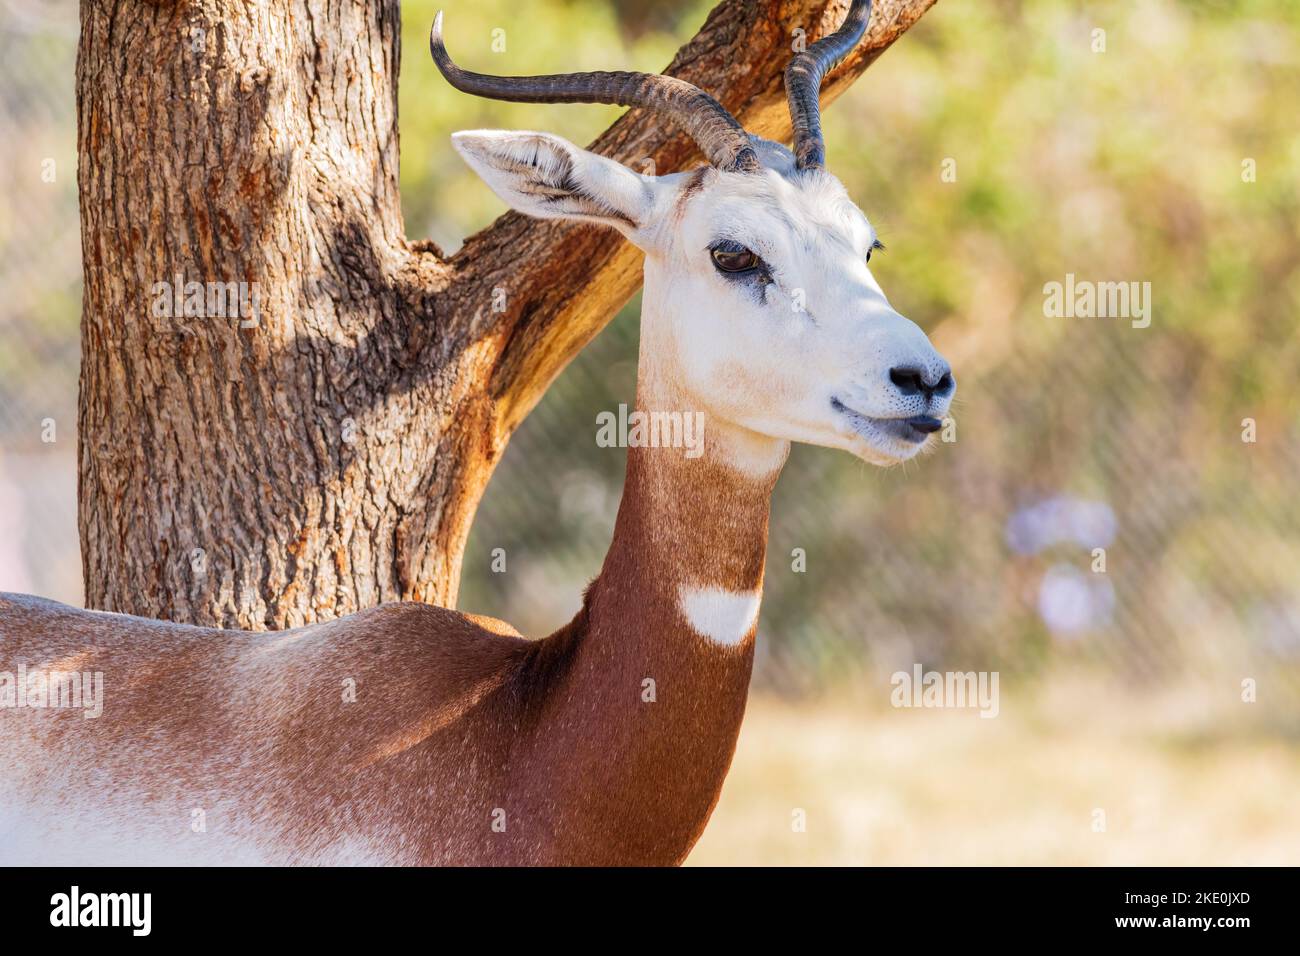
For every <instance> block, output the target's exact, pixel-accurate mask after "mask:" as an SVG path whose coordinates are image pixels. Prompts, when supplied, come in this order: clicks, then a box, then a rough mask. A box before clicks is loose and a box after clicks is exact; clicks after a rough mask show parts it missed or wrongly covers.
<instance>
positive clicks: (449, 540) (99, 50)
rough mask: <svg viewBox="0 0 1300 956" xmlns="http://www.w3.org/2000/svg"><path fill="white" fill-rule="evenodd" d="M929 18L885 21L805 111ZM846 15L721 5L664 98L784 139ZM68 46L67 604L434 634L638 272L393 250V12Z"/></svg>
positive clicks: (212, 17)
mask: <svg viewBox="0 0 1300 956" xmlns="http://www.w3.org/2000/svg"><path fill="white" fill-rule="evenodd" d="M933 2H934V0H878V2H877V4H876V6H877V10H876V13H875V15H874V17H873V22H872V29H871V32H870V34H869V36H868V38H867V40H865V41H864V43H863V44H862V46H861V47H860V48H859V50H858V51H857V52H856V53H855V54H854V55H853V57H851V58H850V60H849V61H848V62H846V63H845V64H843V65H842V66H841V67H840V68H839V69H838V70H837V71H836V72H835V73H834V74H833V75H832V76H831V77H829V78H828V80H827V82H826V83H825V84H824V88H823V100H824V101H825V100H829V99H831V98H833V97H834V96H836V95H837V94H838V93H839V92H841V91H842V90H843V89H845V88H846V87H847V85H848V84H849V83H850V82H852V80H853V79H854V78H855V77H856V76H857V75H859V74H860V73H861V72H862V70H863V69H865V68H866V66H867V65H868V64H869V63H870V62H871V61H872V60H874V59H875V57H876V56H877V55H879V53H880V52H881V51H882V50H883V49H884V48H885V47H887V46H888V45H889V44H890V43H891V42H893V40H894V39H896V38H897V37H898V36H899V35H900V34H901V33H902V32H903V31H904V30H906V29H907V27H909V26H910V25H911V24H912V23H913V22H915V20H916V19H917V18H918V17H919V16H920V15H921V14H922V13H923V12H924V11H925V10H926V9H927V8H928V7H929V6H930V5H931V4H932V3H933ZM846 6H847V3H846V2H845V0H830V2H828V0H759V2H749V3H746V2H741V0H724V2H723V3H721V4H720V5H719V6H718V7H717V8H716V9H715V10H714V11H713V13H712V14H711V15H710V17H709V19H708V22H707V23H706V24H705V25H704V27H703V29H702V30H701V31H700V33H699V34H698V35H697V36H696V37H695V38H694V39H693V40H692V41H691V42H690V43H688V44H687V45H686V46H685V47H684V48H683V49H682V50H681V51H680V52H679V53H678V55H677V57H676V58H675V59H674V61H673V63H672V65H671V67H670V68H669V70H668V72H670V73H672V74H674V75H677V76H681V77H683V78H685V79H688V80H691V81H693V82H695V83H697V84H699V85H700V86H703V87H704V88H706V89H709V90H710V91H712V92H713V93H714V94H715V95H717V96H718V98H719V99H720V100H722V102H723V103H724V104H725V105H726V106H728V107H729V108H731V109H732V110H733V112H735V113H736V115H737V117H738V118H739V119H740V120H741V122H743V123H744V124H745V125H746V127H747V128H749V129H750V130H752V131H754V132H757V133H760V134H763V135H767V136H770V137H773V138H783V137H785V138H788V135H789V119H788V117H787V115H786V110H785V105H784V95H783V90H782V83H781V73H782V70H783V68H784V66H785V63H786V62H787V60H788V58H789V56H790V50H791V44H792V42H794V38H795V37H796V36H797V34H796V33H795V31H796V29H800V28H802V29H804V30H806V31H807V35H808V38H809V40H812V39H815V38H816V37H818V36H820V35H822V34H823V33H825V32H827V30H829V29H833V28H834V27H835V26H836V25H838V23H839V21H840V19H841V18H842V17H843V14H844V9H845V8H846ZM81 16H82V34H81V46H80V51H79V55H78V62H77V104H78V150H79V182H80V190H81V198H80V202H81V224H82V252H83V261H84V271H85V293H84V302H83V314H82V326H81V330H82V331H81V346H82V349H81V350H82V371H81V376H82V377H81V397H80V413H79V426H80V428H79V433H80V438H79V441H80V445H79V453H80V486H79V502H80V504H79V519H80V526H81V537H82V564H83V573H84V577H85V588H86V601H87V605H88V606H90V607H95V608H104V609H108V610H115V611H122V612H126V613H131V614H140V615H145V616H148V617H155V618H165V619H169V620H175V621H187V622H192V623H196V624H216V625H222V626H231V627H235V626H237V627H244V628H254V629H259V628H283V627H290V626H294V625H298V624H303V623H307V622H310V621H316V620H324V619H328V618H331V617H335V616H338V615H342V614H347V613H350V612H352V611H355V610H358V609H360V608H362V607H367V606H370V605H374V604H377V603H380V602H382V601H390V600H401V599H406V600H420V601H428V602H432V603H436V604H442V605H447V606H451V605H454V602H455V599H456V587H457V581H458V578H459V575H460V563H461V554H462V551H463V549H464V545H465V540H466V537H467V535H468V532H469V526H470V521H471V519H472V518H473V515H474V510H475V508H476V506H477V504H478V501H479V499H480V497H481V495H482V492H483V489H484V488H485V486H486V484H487V481H488V478H489V477H490V475H491V473H492V469H493V467H494V466H495V464H496V462H497V460H498V459H499V458H500V455H501V452H502V450H503V448H504V446H505V443H506V441H507V440H508V439H509V437H510V434H511V433H512V432H513V430H514V429H515V428H516V427H517V426H518V424H519V423H520V421H522V419H523V418H524V416H525V415H527V413H528V412H529V411H530V410H531V409H532V408H533V406H534V405H535V404H536V403H537V401H538V399H539V398H540V397H541V395H542V393H543V392H544V391H545V389H546V388H547V386H548V385H549V384H550V382H551V381H552V380H553V379H554V378H555V376H556V375H557V374H558V373H559V372H560V370H561V369H562V368H563V367H564V366H565V364H566V363H568V361H569V360H570V359H572V358H573V356H574V355H576V354H577V352H578V351H579V350H580V349H581V348H582V347H583V346H584V345H585V344H586V343H587V342H588V341H590V340H591V338H592V337H593V336H594V335H595V334H596V333H597V332H598V331H599V330H600V329H601V328H602V327H603V326H604V324H605V323H606V322H607V321H609V319H610V318H611V317H612V316H613V315H614V314H615V313H616V312H617V310H618V309H619V308H620V307H621V306H622V305H623V304H624V303H625V302H626V301H627V300H628V298H629V297H630V296H631V295H632V294H633V292H635V290H636V288H637V286H638V285H639V283H640V258H639V254H638V253H637V252H636V250H635V249H633V248H632V247H631V246H630V245H628V244H627V243H626V242H625V241H623V240H622V239H621V238H620V237H619V236H618V235H617V234H616V233H614V232H613V231H612V230H603V229H599V228H596V227H586V226H574V225H570V224H563V223H557V222H541V221H536V220H529V219H525V218H523V217H521V216H519V215H516V214H514V213H510V214H507V215H505V216H503V217H502V218H501V219H499V220H498V221H497V222H496V223H494V224H493V225H492V226H490V227H489V228H487V229H485V230H484V231H482V232H480V233H478V234H477V235H475V236H473V237H471V238H470V239H469V240H467V242H466V243H465V246H464V247H463V248H462V249H461V251H460V252H458V253H457V254H456V255H455V256H452V257H450V258H447V257H444V256H443V255H442V254H441V252H440V251H439V250H438V249H437V248H436V247H434V246H433V245H432V244H431V243H427V242H411V241H408V240H407V239H406V237H405V232H404V228H403V223H402V215H401V209H400V204H399V197H398V186H397V183H398V177H397V158H398V149H397V142H398V140H397V115H396V103H397V73H398V62H399V53H400V50H399V41H398V37H399V8H398V4H397V3H396V2H395V0H379V2H374V0H372V2H365V3H351V4H326V3H324V2H322V0H294V2H284V0H273V2H266V3H256V4H243V3H235V2H233V0H196V2H192V3H171V2H162V0H159V2H156V3H152V4H147V3H143V2H140V0H136V2H131V3H126V2H123V0H83V3H82V14H81ZM421 53H422V51H416V54H417V55H416V62H415V64H414V65H413V66H412V68H413V69H418V68H427V69H433V67H432V65H428V66H427V67H422V66H421V57H420V54H421ZM619 65H620V64H615V63H611V64H609V66H610V68H618V67H619ZM563 66H564V65H563V64H556V68H557V69H562V68H563ZM447 95H448V96H459V95H461V94H459V93H455V92H453V91H452V90H451V89H450V88H448V91H447ZM449 148H450V147H449ZM593 148H595V149H597V150H598V151H600V152H602V153H604V154H605V155H609V156H612V157H615V158H617V159H619V160H622V161H624V162H627V163H629V164H630V165H633V166H634V167H635V168H642V167H643V166H644V165H645V163H646V162H647V161H651V162H653V163H654V168H655V169H656V170H658V171H659V172H666V171H670V170H675V169H680V168H683V167H684V166H686V165H687V164H688V163H689V162H691V161H693V160H695V159H697V158H698V157H697V156H696V154H695V153H694V151H693V146H692V145H691V143H690V142H689V141H688V140H686V139H685V138H684V137H682V136H680V135H677V134H676V133H675V132H674V131H673V129H672V128H671V127H668V126H667V125H666V124H665V123H663V122H662V121H661V120H660V119H659V118H657V117H655V116H654V115H653V114H647V113H646V112H645V111H643V110H632V111H630V112H629V113H628V114H626V115H625V116H623V117H622V118H621V119H620V120H618V121H617V122H616V123H614V125H613V126H611V127H610V129H609V130H607V131H606V132H605V133H604V134H603V135H602V136H601V137H600V138H599V139H598V140H597V142H596V144H595V145H594V147H593ZM227 284H230V285H227ZM241 295H242V296H243V298H242V299H241V298H240V296H241ZM241 306H242V308H241Z"/></svg>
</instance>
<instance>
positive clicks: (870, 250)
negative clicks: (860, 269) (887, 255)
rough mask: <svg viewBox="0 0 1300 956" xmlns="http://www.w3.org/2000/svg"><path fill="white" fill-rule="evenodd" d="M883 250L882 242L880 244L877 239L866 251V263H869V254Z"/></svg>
mask: <svg viewBox="0 0 1300 956" xmlns="http://www.w3.org/2000/svg"><path fill="white" fill-rule="evenodd" d="M883 248H885V244H884V243H883V242H881V241H880V240H879V239H877V240H876V241H875V242H873V243H872V244H871V248H870V249H868V250H867V261H868V262H870V261H871V254H872V253H873V252H875V251H876V250H877V249H883Z"/></svg>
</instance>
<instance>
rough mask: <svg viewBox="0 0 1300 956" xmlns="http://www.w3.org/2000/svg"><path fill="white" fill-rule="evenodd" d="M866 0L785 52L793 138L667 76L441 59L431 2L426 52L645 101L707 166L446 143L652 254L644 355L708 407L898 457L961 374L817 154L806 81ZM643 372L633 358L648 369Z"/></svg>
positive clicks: (862, 13)
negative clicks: (902, 296)
mask: <svg viewBox="0 0 1300 956" xmlns="http://www.w3.org/2000/svg"><path fill="white" fill-rule="evenodd" d="M870 13H871V3H870V0H853V2H852V4H851V6H850V9H849V13H848V16H847V18H846V19H845V22H844V24H843V25H842V26H841V27H840V29H839V30H838V31H836V32H835V33H834V34H832V35H831V36H828V37H826V38H824V39H822V40H820V41H818V42H817V43H814V44H813V45H812V46H810V47H809V48H808V50H807V51H806V52H804V53H800V54H798V55H797V56H795V57H794V59H793V60H792V61H791V63H790V65H789V67H788V68H787V70H786V76H785V80H786V91H787V95H788V98H789V103H790V112H791V118H792V121H793V126H794V149H793V151H791V150H789V149H786V148H785V147H784V146H782V145H780V144H778V143H774V142H770V141H768V140H764V139H761V138H758V137H755V136H750V135H748V134H747V133H746V132H745V131H744V129H743V128H742V127H741V126H740V124H739V123H738V122H737V121H736V120H735V119H734V118H733V117H732V116H731V115H730V114H729V113H728V112H727V111H726V110H725V109H724V108H723V107H722V105H721V104H719V103H718V102H717V101H716V100H715V99H713V98H712V97H711V96H709V95H708V94H707V93H705V92H703V91H702V90H700V89H698V88H697V87H695V86H692V85H691V84H689V83H686V82H684V81H682V80H678V79H675V78H672V77H666V76H655V75H649V74H641V73H572V74H561V75H557V76H542V77H497V76H486V75H483V74H478V73H470V72H468V71H465V70H462V69H461V68H460V67H458V66H456V64H455V63H453V62H452V60H451V58H450V57H449V56H448V54H447V50H446V47H445V46H444V44H443V40H442V14H438V17H437V19H436V20H435V21H434V24H433V32H432V34H431V36H430V47H431V50H432V52H433V59H434V61H435V62H436V63H437V65H438V68H439V69H440V70H441V71H442V73H443V75H444V76H445V77H446V78H447V80H448V81H449V82H450V83H451V84H452V85H453V86H454V87H456V88H457V89H460V90H463V91H465V92H469V93H475V94H478V95H480V96H488V97H492V98H495V99H504V100H514V101H523V102H566V103H568V102H588V103H616V104H620V105H626V106H641V107H646V108H650V109H655V110H658V111H660V112H661V113H663V114H665V115H666V116H667V117H669V118H670V119H672V120H673V121H674V122H675V123H677V125H679V126H680V127H681V128H682V129H684V130H685V131H686V132H687V133H689V134H690V135H691V136H692V137H693V138H694V140H695V142H696V143H697V144H698V145H699V147H700V149H701V151H702V152H703V153H704V154H705V156H706V157H707V158H708V159H709V165H708V166H705V167H702V168H700V169H697V170H695V171H693V172H689V173H678V174H673V175H668V176H646V175H641V174H639V173H636V172H633V171H632V170H631V169H629V168H627V167H626V166H623V165H622V164H620V163H617V162H615V161H613V160H611V159H607V158H605V157H603V156H599V155H597V154H595V153H592V152H590V151H588V150H585V149H581V148H579V147H577V146H575V145H573V144H572V143H570V142H568V141H566V140H564V139H562V138H560V137H558V136H553V135H550V134H548V133H536V132H513V131H510V132H507V131H496V130H475V131H469V132H461V133H456V134H455V135H454V136H453V137H452V141H453V143H454V144H455V146H456V149H457V150H458V151H459V152H460V153H461V155H462V156H463V157H464V158H465V160H466V161H467V162H468V163H469V165H470V166H471V167H473V168H474V170H475V171H476V172H477V173H478V174H479V175H480V176H481V177H482V178H483V179H484V181H485V182H486V183H487V184H488V185H489V186H490V187H491V188H492V189H493V191H494V192H496V193H497V195H498V196H500V197H501V198H502V199H503V200H505V202H506V203H508V204H509V205H510V206H512V207H513V208H515V209H517V210H519V211H520V212H524V213H527V214H529V215H532V216H539V217H544V218H561V219H579V220H586V221H590V222H598V223H603V224H605V225H609V226H612V227H614V228H615V229H617V230H619V231H620V232H621V233H623V235H624V236H626V237H627V238H628V239H629V240H631V241H632V242H633V243H634V244H636V245H637V246H638V247H639V248H640V249H642V250H643V251H644V252H645V254H646V267H645V275H646V284H645V290H646V291H645V303H646V307H645V310H644V311H645V319H643V326H642V341H643V346H642V354H643V364H644V358H645V356H646V354H647V352H651V353H652V354H653V357H654V361H655V364H656V370H655V373H656V374H657V375H661V376H666V377H668V378H670V379H671V380H672V382H673V385H674V387H675V389H676V390H677V392H678V393H679V394H680V395H681V396H682V397H683V398H684V400H686V401H688V402H690V403H691V406H692V408H693V409H695V410H702V411H704V412H705V414H706V416H707V420H708V421H710V422H716V421H719V420H720V421H722V422H726V423H728V424H729V425H730V426H733V427H735V428H739V429H742V430H748V431H750V432H754V433H757V434H759V435H763V436H767V437H769V438H775V439H779V440H784V441H803V442H809V443H811V444H817V445H826V446H830V447H834V448H843V449H846V450H848V451H850V452H852V453H854V454H855V455H857V456H859V457H860V458H863V459H865V460H867V461H870V462H873V463H875V464H882V465H887V464H893V463H896V462H900V461H905V460H907V459H909V458H911V457H912V456H914V455H915V454H917V452H918V451H920V450H921V448H922V447H923V446H924V445H925V444H926V442H927V441H928V440H929V439H930V437H931V435H932V434H933V433H934V432H936V431H937V430H938V429H939V428H940V427H941V423H940V420H941V419H942V418H943V416H944V415H945V414H946V413H947V411H948V407H949V405H950V403H951V401H952V396H953V392H954V391H955V388H956V386H955V383H954V381H953V377H952V372H951V370H950V369H949V366H948V363H947V362H945V361H944V359H943V358H942V357H941V356H940V355H939V353H938V352H937V351H935V349H934V347H933V346H932V345H931V344H930V342H929V340H928V339H927V338H926V336H925V333H924V332H922V331H921V329H920V328H919V327H918V326H917V325H916V324H915V323H913V322H911V321H910V320H908V319H906V318H904V317H903V316H902V315H900V314H899V313H898V312H896V311H895V310H894V308H893V307H892V306H891V305H890V304H889V301H888V299H886V298H885V294H884V292H883V291H881V288H880V286H879V284H878V283H877V282H876V280H875V278H874V276H873V275H872V274H871V269H870V267H869V265H868V261H869V260H870V258H871V254H872V252H873V251H874V250H877V249H880V248H882V246H881V245H880V242H879V240H878V239H877V237H876V232H875V229H874V228H873V227H872V226H871V224H870V222H868V220H867V217H866V216H864V215H863V214H862V212H861V210H859V209H858V207H857V206H856V205H855V204H854V203H853V201H852V200H851V199H850V198H849V196H848V194H847V193H846V191H845V189H844V187H843V186H842V185H841V184H840V182H839V180H838V179H836V178H835V177H834V176H833V175H831V173H829V172H828V171H827V170H826V169H825V168H824V157H825V153H824V148H823V140H822V134H821V122H820V114H819V103H818V92H819V89H820V85H821V80H822V77H823V76H824V75H825V73H826V72H827V71H828V70H829V69H830V68H831V67H833V66H834V65H835V64H836V63H838V62H839V61H840V60H841V59H843V58H844V57H845V56H846V55H847V54H848V53H849V52H850V51H851V50H852V49H853V47H854V46H855V45H856V44H857V42H858V41H859V39H861V37H862V35H863V33H864V32H865V31H866V27H867V22H868V20H869V18H870ZM644 374H645V372H644V369H643V375H644Z"/></svg>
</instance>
